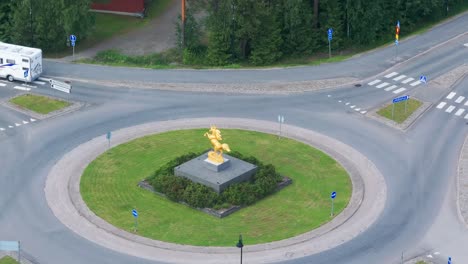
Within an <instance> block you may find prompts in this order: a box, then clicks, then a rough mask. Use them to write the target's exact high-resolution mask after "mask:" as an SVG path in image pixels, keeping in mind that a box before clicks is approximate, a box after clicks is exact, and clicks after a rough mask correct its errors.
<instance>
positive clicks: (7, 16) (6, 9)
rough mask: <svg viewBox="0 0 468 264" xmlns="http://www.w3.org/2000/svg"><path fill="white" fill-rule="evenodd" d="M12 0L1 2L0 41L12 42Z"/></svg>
mask: <svg viewBox="0 0 468 264" xmlns="http://www.w3.org/2000/svg"><path fill="white" fill-rule="evenodd" d="M12 5H13V1H12V0H3V1H1V2H0V41H3V42H11V13H12Z"/></svg>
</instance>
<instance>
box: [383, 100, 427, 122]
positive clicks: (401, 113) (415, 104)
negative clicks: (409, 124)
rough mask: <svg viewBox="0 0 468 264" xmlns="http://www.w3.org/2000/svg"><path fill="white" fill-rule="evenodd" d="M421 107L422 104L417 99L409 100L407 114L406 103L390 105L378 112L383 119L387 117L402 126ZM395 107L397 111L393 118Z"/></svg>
mask: <svg viewBox="0 0 468 264" xmlns="http://www.w3.org/2000/svg"><path fill="white" fill-rule="evenodd" d="M421 105H422V103H421V102H420V101H418V100H415V99H409V100H407V105H406V112H405V102H398V103H395V104H390V105H388V106H386V107H384V108H382V109H380V110H379V111H377V114H379V115H381V116H383V117H385V118H387V119H390V120H393V121H395V122H397V123H398V124H401V123H403V122H404V121H405V120H406V119H407V118H408V117H409V116H410V115H411V114H413V113H414V111H416V110H417V109H418V108H419V107H420V106H421ZM393 107H395V109H394V116H393V118H392V110H393Z"/></svg>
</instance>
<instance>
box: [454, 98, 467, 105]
mask: <svg viewBox="0 0 468 264" xmlns="http://www.w3.org/2000/svg"><path fill="white" fill-rule="evenodd" d="M463 100H465V96H458V98H457V100H455V103H457V104H459V103H461V102H463Z"/></svg>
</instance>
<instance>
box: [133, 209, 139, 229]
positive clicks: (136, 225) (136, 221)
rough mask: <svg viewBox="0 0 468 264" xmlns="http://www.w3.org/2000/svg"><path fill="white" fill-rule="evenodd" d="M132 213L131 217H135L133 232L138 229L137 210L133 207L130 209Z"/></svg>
mask: <svg viewBox="0 0 468 264" xmlns="http://www.w3.org/2000/svg"><path fill="white" fill-rule="evenodd" d="M132 215H133V218H135V228H134V232H137V231H138V212H137V210H135V209H133V210H132Z"/></svg>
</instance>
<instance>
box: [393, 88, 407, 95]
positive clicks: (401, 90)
mask: <svg viewBox="0 0 468 264" xmlns="http://www.w3.org/2000/svg"><path fill="white" fill-rule="evenodd" d="M403 91H406V88H403V87H402V88H400V89H398V90H395V91H393V93H394V94H398V93H401V92H403Z"/></svg>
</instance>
